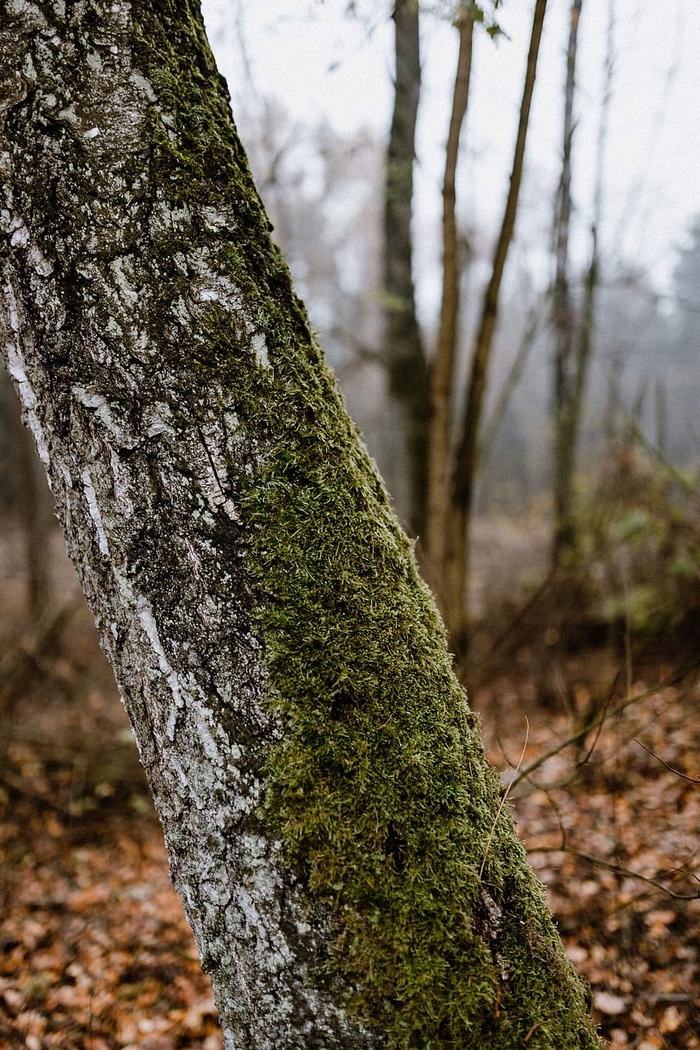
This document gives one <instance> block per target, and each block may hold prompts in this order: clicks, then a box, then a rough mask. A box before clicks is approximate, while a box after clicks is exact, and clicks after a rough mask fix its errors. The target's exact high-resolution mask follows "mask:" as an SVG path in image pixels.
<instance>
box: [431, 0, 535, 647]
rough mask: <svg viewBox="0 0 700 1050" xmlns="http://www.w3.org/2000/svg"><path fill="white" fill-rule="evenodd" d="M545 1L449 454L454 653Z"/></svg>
mask: <svg viewBox="0 0 700 1050" xmlns="http://www.w3.org/2000/svg"><path fill="white" fill-rule="evenodd" d="M546 7H547V0H536V3H535V12H534V16H533V22H532V34H531V38H530V48H529V52H528V58H527V68H526V71H525V83H524V86H523V97H522V102H521V104H520V117H519V121H518V133H517V135H516V140H515V150H514V153H513V168H512V171H511V176H510V186H509V189H508V196H507V198H506V206H505V210H504V213H503V222H502V223H501V230H500V233H499V236H498V241H497V242H496V248H495V250H494V255H493V265H492V269H491V277H490V279H489V283H488V285H487V287H486V291H485V292H484V301H483V305H482V308H481V317H480V321H479V327H478V329H477V334H476V339H475V342H474V352H473V354H472V360H471V368H470V372H469V381H468V385H467V397H466V404H465V409H464V416H463V422H462V426H461V431H460V436H459V442H458V446H457V452H456V456H455V465H454V474H453V486H452V507H451V513H450V522H449V525H448V538H447V543H448V549H447V555H446V570H445V580H446V618H447V625H448V628H449V631H450V638H451V642H452V647H453V650H454V651H455V653H456V654H457V656H458V657H462V656H463V655H464V653H465V652H466V648H467V638H468V611H467V592H468V588H469V574H470V563H471V557H470V530H471V519H472V510H473V505H474V485H475V482H476V473H477V468H478V464H479V430H480V427H481V416H482V412H483V407H484V397H485V394H486V379H487V374H488V366H489V360H490V357H491V347H492V345H493V337H494V334H495V331H496V322H497V320H498V300H499V297H500V293H501V282H502V280H503V271H504V270H505V265H506V260H507V258H508V251H509V248H510V245H511V241H512V240H513V233H514V231H515V219H516V216H517V212H518V198H519V196H520V184H521V182H522V175H523V163H524V160H525V144H526V141H527V129H528V123H529V120H530V107H531V105H532V96H533V92H534V90H535V77H536V75H537V58H538V55H539V48H540V40H541V38H542V28H543V25H544V16H545V10H546Z"/></svg>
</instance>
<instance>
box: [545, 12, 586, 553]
mask: <svg viewBox="0 0 700 1050" xmlns="http://www.w3.org/2000/svg"><path fill="white" fill-rule="evenodd" d="M581 6H582V0H572V4H571V10H570V12H569V42H568V46H567V50H566V81H565V88H564V123H563V131H564V134H563V142H562V164H561V176H560V179H559V188H558V191H557V200H556V213H555V219H554V255H555V274H554V287H553V289H552V324H553V328H554V338H555V351H554V538H553V544H552V567H553V568H556V566H557V565H558V563H559V561H560V559H561V557H562V555H563V554H564V553H565V552H566V551H570V550H571V549H572V548H573V546H574V534H575V527H574V517H573V474H574V458H575V455H574V395H575V386H576V342H577V325H576V320H575V311H574V304H573V301H572V296H571V285H570V278H569V235H570V229H571V148H572V144H573V138H574V130H575V126H576V125H575V122H574V95H575V92H576V54H577V49H578V26H579V20H580V18H581Z"/></svg>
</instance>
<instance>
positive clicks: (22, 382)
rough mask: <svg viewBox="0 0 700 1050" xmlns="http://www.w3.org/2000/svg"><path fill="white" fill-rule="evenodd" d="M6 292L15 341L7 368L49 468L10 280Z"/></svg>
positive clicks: (8, 350)
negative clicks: (22, 348) (21, 349)
mask: <svg viewBox="0 0 700 1050" xmlns="http://www.w3.org/2000/svg"><path fill="white" fill-rule="evenodd" d="M4 292H5V295H6V297H7V303H8V306H9V311H8V312H9V320H10V328H11V330H12V332H13V334H14V337H15V338H14V341H13V340H8V341H7V344H6V349H7V369H8V371H9V373H10V375H11V376H12V378H13V379H14V381H15V383H16V384H17V392H18V394H19V399H20V402H21V404H22V408H23V414H24V420H25V422H26V424H27V426H28V427H29V429H30V430H31V432H32V434H33V436H34V441H35V442H36V447H37V451H38V453H39V458H40V459H41V462H42V463H43V464H44V466H45V467H46V468H47V469H48V467H49V464H50V457H49V447H48V444H47V442H46V438H45V436H44V431H43V428H42V426H41V423H40V422H39V416H38V415H37V399H36V394H35V393H34V388H33V387H32V384H31V383H30V381H29V378H28V376H27V370H26V364H25V361H24V359H23V357H22V354H21V352H20V332H19V311H18V309H17V301H16V299H15V295H14V290H13V288H12V286H11V285H10V283H9V282H6V283H5V285H4Z"/></svg>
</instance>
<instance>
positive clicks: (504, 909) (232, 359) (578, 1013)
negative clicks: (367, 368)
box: [0, 0, 598, 1050]
mask: <svg viewBox="0 0 700 1050" xmlns="http://www.w3.org/2000/svg"><path fill="white" fill-rule="evenodd" d="M0 13H1V16H0V121H1V125H0V128H1V130H0V164H1V166H2V186H1V188H0V194H1V199H0V229H1V234H0V238H1V245H2V249H1V250H2V293H1V304H2V305H1V318H2V333H3V338H2V343H3V346H4V352H5V355H6V358H7V362H8V367H9V370H10V373H11V375H12V376H13V378H14V381H15V384H16V386H17V390H18V392H19V396H20V399H21V402H22V405H23V410H24V417H25V420H26V422H27V424H28V426H29V427H30V429H31V430H32V432H33V435H34V437H35V439H36V444H37V447H38V450H39V454H40V456H41V459H42V460H43V462H44V464H45V466H46V469H47V472H48V476H49V478H50V482H51V486H52V489H53V493H54V496H55V499H56V506H57V510H58V515H59V517H60V519H61V521H62V523H63V527H64V530H65V534H66V539H67V543H68V548H69V551H70V554H71V556H72V558H73V560H74V561H75V563H76V566H77V569H78V572H79V574H80V578H81V581H82V585H83V587H84V590H85V593H86V595H87V597H88V600H89V602H90V605H91V607H92V610H93V613H94V616H95V620H96V622H97V626H98V629H99V632H100V637H101V640H102V645H103V647H104V649H105V651H106V652H107V654H108V656H109V658H110V660H111V662H112V665H113V667H114V670H115V674H116V677H117V681H118V683H119V687H120V690H121V694H122V696H123V699H124V703H125V705H126V709H127V711H128V713H129V717H130V720H131V723H132V726H133V728H134V732H135V735H136V739H137V741H138V745H139V749H140V754H141V758H142V761H143V764H144V766H145V769H146V771H147V774H148V777H149V780H150V784H151V788H152V791H153V796H154V799H155V804H156V808H157V810H158V813H159V815H160V819H161V821H162V824H163V828H164V832H165V839H166V843H167V848H168V852H169V855H170V863H171V869H172V876H173V880H174V882H175V885H176V887H177V889H178V891H179V893H180V895H181V897H182V900H183V902H184V906H185V910H186V912H187V916H188V918H189V921H190V923H191V925H192V928H193V930H194V934H195V938H196V941H197V944H198V947H199V951H200V954H201V959H202V964H203V966H204V968H205V969H206V970H207V971H208V972H209V973H210V974H211V977H212V981H213V985H214V991H215V995H216V1000H217V1003H218V1006H219V1010H220V1015H221V1023H222V1026H223V1030H224V1033H225V1041H226V1046H227V1047H229V1048H234V1047H236V1048H246V1050H253V1048H254V1050H273V1048H274V1050H280V1048H284V1050H288V1048H295V1047H298V1048H311V1047H314V1048H321V1047H323V1048H351V1047H352V1048H370V1047H372V1048H374V1047H421V1048H428V1047H430V1048H431V1050H434V1048H439V1047H445V1048H446V1047H452V1048H455V1047H463V1048H470V1047H473V1048H477V1047H478V1048H486V1047H488V1048H490V1050H498V1048H503V1050H506V1048H507V1050H513V1048H516V1047H517V1048H521V1047H523V1046H525V1045H527V1046H528V1047H531V1048H533V1050H535V1048H550V1050H573V1048H575V1047H585V1048H593V1047H596V1046H597V1045H598V1042H597V1038H596V1035H595V1032H594V1029H593V1027H592V1025H591V1023H590V1021H589V1019H588V1015H587V993H586V990H585V988H584V985H583V984H582V982H581V981H580V980H579V978H578V977H577V976H576V975H575V973H574V972H573V970H572V968H571V966H570V964H569V962H568V961H567V959H566V956H565V954H564V952H563V949H562V946H561V943H560V941H559V939H558V937H557V934H556V932H555V929H554V926H553V923H552V920H551V917H550V914H549V911H548V909H547V905H546V902H545V897H544V892H543V890H542V887H541V886H540V884H539V883H538V882H537V880H536V879H535V877H534V875H533V874H532V872H531V870H530V869H529V867H528V865H527V862H526V859H525V854H524V851H523V849H522V846H521V845H520V843H519V841H518V839H517V837H516V834H515V831H514V827H513V822H512V819H511V816H510V814H509V812H508V808H507V806H506V805H505V804H504V798H503V795H502V792H501V788H500V783H499V778H498V777H497V775H496V774H495V772H494V771H493V770H492V769H491V768H490V767H489V765H488V764H487V762H486V760H485V757H484V753H483V749H482V745H481V742H480V737H479V730H478V725H477V720H476V718H475V716H474V715H473V713H472V712H471V711H470V710H469V708H468V706H467V701H466V699H465V696H464V694H463V692H462V691H461V689H460V688H459V686H458V684H457V683H456V681H455V678H454V677H453V674H452V670H451V664H450V657H449V655H448V653H447V650H446V646H445V641H444V634H443V630H442V627H441V624H440V622H439V619H438V616H437V614H436V612H435V608H434V605H433V602H432V600H431V598H430V595H429V594H428V592H427V590H426V588H425V586H424V585H423V583H422V582H421V581H420V579H419V577H418V575H417V573H416V568H415V563H414V558H413V553H412V549H411V545H410V543H409V542H408V541H407V540H406V538H405V537H404V535H403V534H402V533H401V531H400V529H399V528H398V527H397V525H396V522H395V520H394V517H393V515H392V512H391V508H390V505H389V502H388V500H387V497H386V493H385V491H384V488H383V486H382V483H381V481H380V480H379V478H378V476H377V474H376V471H375V469H374V467H373V465H372V463H371V462H370V460H369V459H368V457H367V454H366V452H365V450H364V448H363V446H362V444H361V442H360V441H359V439H358V436H357V434H356V432H355V430H354V428H353V425H352V423H351V422H350V421H349V420H348V418H347V416H346V414H345V412H344V409H343V406H342V402H341V399H340V397H339V395H338V393H337V390H336V387H335V385H334V382H333V380H332V378H331V376H330V375H329V373H328V371H327V370H326V368H325V366H324V364H323V360H322V357H321V353H320V351H319V349H318V347H317V345H316V343H315V341H314V338H313V336H312V334H311V333H310V330H309V326H308V322H307V318H306V314H305V312H304V309H303V307H302V305H301V304H300V302H299V301H298V299H297V298H296V297H295V295H294V292H293V290H292V287H291V284H290V280H289V274H288V271H287V268H286V266H285V264H284V262H283V261H282V259H281V257H280V255H279V252H278V251H277V249H276V248H275V247H274V245H273V244H272V242H271V240H270V230H269V223H268V220H267V218H266V216H265V212H264V210H263V207H262V205H261V203H260V200H259V198H258V196H257V194H256V191H255V188H254V186H253V183H252V181H251V177H250V173H249V169H248V165H247V162H246V158H245V154H244V152H243V149H242V147H241V145H240V143H239V140H238V138H237V135H236V131H235V127H234V124H233V121H232V119H231V114H230V111H229V103H228V96H227V92H226V87H225V84H224V82H223V81H222V79H221V78H220V77H219V75H218V74H217V71H216V68H215V65H214V61H213V59H212V56H211V53H210V51H209V48H208V45H207V43H206V39H205V35H204V30H203V26H202V21H201V16H200V13H199V9H198V5H197V3H196V0H129V2H127V0H4V2H3V3H2V4H0Z"/></svg>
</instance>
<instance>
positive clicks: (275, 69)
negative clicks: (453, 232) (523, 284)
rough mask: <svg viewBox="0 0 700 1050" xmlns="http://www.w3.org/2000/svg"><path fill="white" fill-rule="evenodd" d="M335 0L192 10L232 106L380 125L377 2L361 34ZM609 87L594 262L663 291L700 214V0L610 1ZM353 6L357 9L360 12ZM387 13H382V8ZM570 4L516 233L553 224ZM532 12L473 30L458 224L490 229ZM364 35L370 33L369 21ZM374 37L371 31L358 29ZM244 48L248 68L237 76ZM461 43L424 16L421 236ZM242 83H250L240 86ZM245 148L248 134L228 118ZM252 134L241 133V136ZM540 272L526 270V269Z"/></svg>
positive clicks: (596, 42) (553, 9)
mask: <svg viewBox="0 0 700 1050" xmlns="http://www.w3.org/2000/svg"><path fill="white" fill-rule="evenodd" d="M346 2H347V0H323V2H322V0H203V10H204V15H205V20H206V22H207V26H208V30H209V36H210V40H211V43H212V46H213V48H214V51H215V53H216V56H217V61H218V62H219V66H220V69H221V71H222V73H223V74H224V75H225V76H226V79H227V80H228V83H229V87H230V90H231V94H232V98H233V108H234V116H235V114H236V102H237V100H239V99H241V98H245V97H246V95H248V94H250V92H251V91H252V90H253V88H254V89H255V91H256V92H257V93H258V94H260V95H268V96H273V97H276V98H278V99H280V100H281V101H282V102H283V104H284V105H285V107H286V108H287V110H288V111H289V113H290V115H291V116H292V117H293V118H294V119H295V120H306V121H309V122H315V121H317V120H318V119H319V117H321V116H325V117H326V118H327V119H328V120H329V121H330V122H331V124H332V125H333V126H334V127H336V128H337V129H338V130H339V131H342V132H347V133H350V132H352V131H354V130H356V129H358V128H359V127H361V126H363V125H367V126H371V127H373V128H375V129H377V130H379V131H385V130H386V129H388V124H389V120H390V116H391V72H392V48H393V35H392V34H393V28H392V24H391V22H390V21H388V20H386V19H385V18H382V17H381V14H382V9H383V6H384V5H382V4H381V3H380V2H378V0H374V2H373V3H370V2H369V0H367V3H366V6H365V8H364V10H365V11H367V12H370V14H369V16H368V18H367V19H366V20H365V21H364V22H358V21H355V22H353V21H352V20H350V19H348V18H347V17H344V16H343V12H344V10H345V7H346ZM613 3H614V12H615V42H616V44H615V54H616V61H615V78H614V82H613V104H612V109H611V114H610V131H609V136H608V150H607V155H606V172H607V179H606V191H605V202H604V210H605V215H606V223H605V226H604V230H603V238H602V245H601V247H602V251H603V253H604V257H605V256H606V255H607V257H608V258H611V257H615V258H620V257H624V258H625V259H626V260H628V261H629V262H631V263H633V264H634V265H640V266H642V267H643V268H645V269H646V270H647V271H648V272H649V273H650V274H651V275H652V277H653V278H654V279H655V281H656V282H657V284H659V285H660V286H662V287H663V286H664V285H665V284H667V282H668V280H669V278H670V275H671V274H672V272H673V266H674V261H675V249H676V247H677V246H678V245H679V244H681V243H682V242H683V236H684V231H685V229H686V228H687V226H688V223H689V221H690V219H691V218H692V216H693V215H695V214H697V213H700V126H699V125H700V63H699V62H698V58H697V56H698V54H699V53H700V3H698V0H666V3H659V0H613ZM608 4H609V0H584V3H583V15H582V20H581V26H580V33H579V42H580V49H581V50H580V57H579V88H580V91H579V96H578V101H577V106H578V117H579V126H578V131H577V138H576V141H575V144H574V150H575V153H574V170H575V175H574V180H575V181H574V195H575V198H576V200H575V203H576V205H577V213H578V216H579V218H580V220H581V227H580V228H581V233H580V239H581V240H580V247H581V249H582V250H586V248H585V240H584V231H585V230H586V228H587V221H588V220H587V217H588V214H589V208H590V199H591V193H592V182H593V176H592V164H593V159H592V158H593V152H594V146H595V139H596V135H597V121H598V119H599V113H600V110H599V104H600V95H601V84H602V61H603V57H604V54H605V34H606V27H607V19H608ZM358 7H359V8H360V9H361V10H362V7H363V5H362V0H360V2H359V3H358ZM386 7H387V8H388V7H389V5H388V4H387V5H386ZM568 8H569V0H549V9H548V12H547V21H546V24H545V35H544V40H543V45H542V52H541V56H540V66H539V74H538V84H537V91H536V95H535V100H534V104H533V116H532V124H531V132H530V140H529V148H528V156H527V161H526V163H527V169H528V171H529V176H530V177H529V182H528V189H527V190H526V193H525V196H524V198H523V199H522V203H521V208H522V211H521V217H520V218H521V223H522V224H523V225H525V224H534V225H535V226H536V227H538V228H540V227H544V226H545V224H546V223H547V222H548V221H550V214H551V196H552V192H553V188H554V185H555V183H556V178H557V174H558V172H557V158H558V154H559V149H560V138H561V109H562V85H563V76H564V49H565V45H566V34H567V18H568ZM531 13H532V2H527V3H525V2H524V0H505V3H504V5H503V6H502V8H501V14H500V21H501V24H502V25H503V26H504V28H505V29H506V31H507V33H508V35H509V38H510V39H501V40H500V41H499V43H498V44H493V43H492V42H491V41H490V40H489V39H488V38H487V37H486V35H485V34H483V33H479V35H478V44H477V49H476V52H475V60H474V73H473V81H472V84H473V88H472V91H473V94H472V99H471V103H470V114H469V117H468V126H467V132H466V146H467V147H468V149H467V152H466V153H465V155H464V156H465V159H464V162H463V164H462V167H461V173H460V183H459V187H458V194H459V195H460V199H461V202H462V212H463V214H464V215H465V216H466V217H467V218H468V219H469V220H473V221H474V222H475V223H477V224H478V225H480V226H482V227H484V228H486V229H489V230H491V231H492V235H493V231H495V228H496V224H497V223H498V222H499V221H500V213H501V209H502V206H503V198H504V195H505V192H506V188H507V180H508V174H509V169H510V163H511V153H512V146H513V139H514V134H515V121H516V119H517V111H518V104H519V96H520V93H521V90H522V77H523V71H524V63H525V55H526V52H527V46H528V42H529V32H530V19H531ZM369 21H371V23H372V24H371V26H369V27H368V22H369ZM370 30H371V31H370ZM241 40H243V41H244V42H245V51H246V54H247V58H248V60H249V63H250V78H249V77H248V76H247V75H246V70H245V68H244V63H243V61H242V58H241V55H242V52H241V46H240V45H241ZM456 40H457V34H456V32H455V30H454V29H453V28H451V27H450V26H449V25H447V24H445V23H444V22H441V21H440V20H439V19H438V18H436V17H426V18H425V19H424V27H423V40H422V45H423V62H424V92H423V97H422V101H421V115H420V127H419V147H418V172H419V190H418V224H419V227H420V229H421V230H423V231H428V230H432V229H435V230H436V231H437V224H438V222H439V213H440V207H441V201H440V182H441V168H442V163H443V160H442V153H441V149H442V145H443V143H444V140H445V136H446V130H447V121H448V118H449V109H450V101H451V92H452V82H453V77H454V66H455V61H456ZM251 79H252V83H251ZM239 128H240V131H241V135H242V138H243V141H244V144H245V140H246V128H245V126H244V124H243V122H241V121H240V120H239ZM250 133H251V134H252V130H251V132H250ZM535 265H536V264H535Z"/></svg>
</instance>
